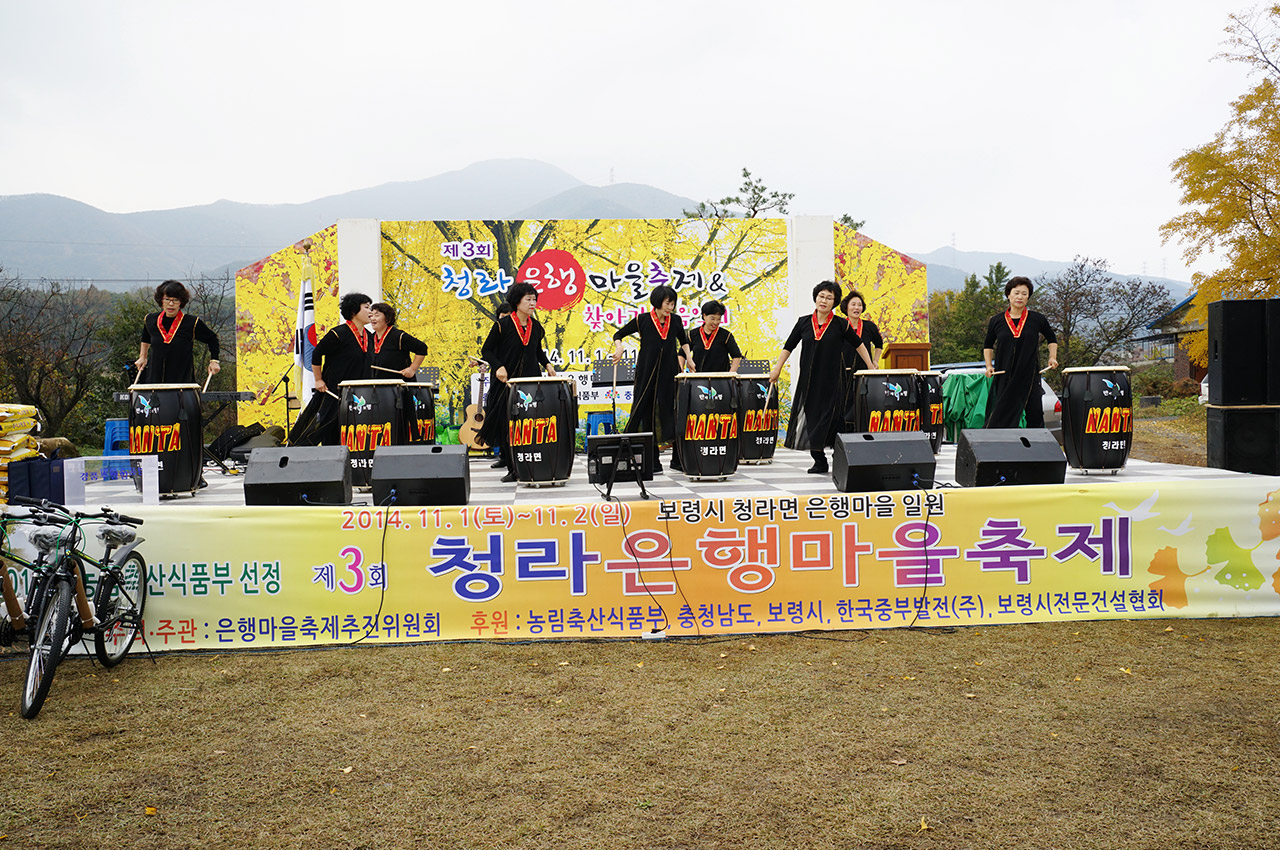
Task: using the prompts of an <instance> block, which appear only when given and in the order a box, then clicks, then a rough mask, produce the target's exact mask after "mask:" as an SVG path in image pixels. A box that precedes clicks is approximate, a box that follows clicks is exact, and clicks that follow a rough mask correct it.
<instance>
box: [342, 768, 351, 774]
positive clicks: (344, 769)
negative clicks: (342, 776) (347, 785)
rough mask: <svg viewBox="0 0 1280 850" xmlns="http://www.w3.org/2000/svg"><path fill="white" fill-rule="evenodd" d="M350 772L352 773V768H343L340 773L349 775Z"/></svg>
mask: <svg viewBox="0 0 1280 850" xmlns="http://www.w3.org/2000/svg"><path fill="white" fill-rule="evenodd" d="M351 771H352V768H350V767H344V768H343V769H342V772H343V773H350V772H351Z"/></svg>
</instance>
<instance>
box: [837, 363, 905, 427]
mask: <svg viewBox="0 0 1280 850" xmlns="http://www.w3.org/2000/svg"><path fill="white" fill-rule="evenodd" d="M919 398H920V393H919V391H918V390H917V387H916V370H915V369H866V370H863V371H861V372H859V373H858V377H857V386H856V387H855V389H854V398H853V423H854V430H856V431H863V432H871V433H876V432H884V431H894V432H898V431H919V430H920V401H919Z"/></svg>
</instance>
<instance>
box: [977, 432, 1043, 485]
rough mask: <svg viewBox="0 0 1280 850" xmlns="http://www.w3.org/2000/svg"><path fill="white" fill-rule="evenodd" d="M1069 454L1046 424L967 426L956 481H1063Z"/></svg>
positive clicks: (992, 482) (1002, 482)
mask: <svg viewBox="0 0 1280 850" xmlns="http://www.w3.org/2000/svg"><path fill="white" fill-rule="evenodd" d="M1066 477H1067V456H1066V455H1064V454H1063V453H1062V448H1061V447H1060V446H1059V445H1058V441H1057V440H1055V439H1054V438H1053V435H1052V434H1050V433H1049V432H1048V431H1046V430H1045V429H1043V428H989V429H978V428H966V429H964V430H963V431H961V432H960V441H959V443H957V445H956V483H958V484H959V485H960V486H961V487H992V486H995V485H1004V484H1061V483H1062V482H1063V481H1065V480H1066Z"/></svg>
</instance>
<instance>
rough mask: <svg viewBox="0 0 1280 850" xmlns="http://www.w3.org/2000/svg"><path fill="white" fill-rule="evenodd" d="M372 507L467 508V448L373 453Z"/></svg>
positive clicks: (412, 448) (393, 449) (394, 449)
mask: <svg viewBox="0 0 1280 850" xmlns="http://www.w3.org/2000/svg"><path fill="white" fill-rule="evenodd" d="M370 483H371V484H372V485H373V503H374V504H375V505H378V506H380V507H381V506H385V505H395V506H400V505H465V504H467V503H468V502H469V501H471V466H470V465H469V464H468V463H467V448H466V446H437V445H409V446H379V447H378V448H377V449H375V450H374V452H373V476H372V479H371V480H370Z"/></svg>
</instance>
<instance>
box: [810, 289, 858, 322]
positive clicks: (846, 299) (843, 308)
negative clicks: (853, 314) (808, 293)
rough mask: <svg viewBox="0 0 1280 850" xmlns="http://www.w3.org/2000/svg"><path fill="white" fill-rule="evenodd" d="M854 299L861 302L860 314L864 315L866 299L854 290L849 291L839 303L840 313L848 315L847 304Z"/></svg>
mask: <svg viewBox="0 0 1280 850" xmlns="http://www.w3.org/2000/svg"><path fill="white" fill-rule="evenodd" d="M815 297H816V296H815ZM855 298H857V299H858V300H859V301H861V302H862V312H864V313H865V312H866V311H867V299H865V298H863V297H862V293H861V292H859V291H858V290H856V289H850V290H849V294H848V295H846V296H845V297H844V300H843V301H841V302H840V312H841V313H844V314H845V315H846V316H847V315H849V302H850V301H852V300H853V299H855Z"/></svg>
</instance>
